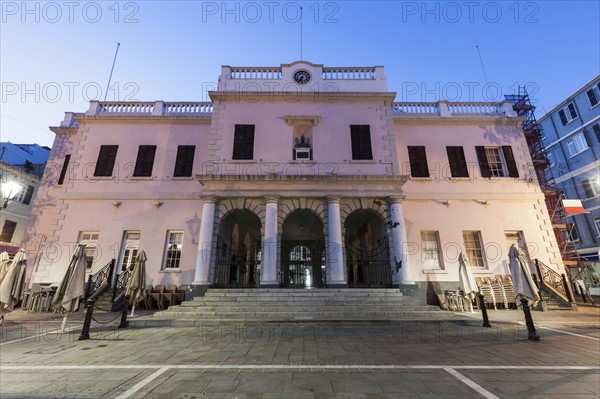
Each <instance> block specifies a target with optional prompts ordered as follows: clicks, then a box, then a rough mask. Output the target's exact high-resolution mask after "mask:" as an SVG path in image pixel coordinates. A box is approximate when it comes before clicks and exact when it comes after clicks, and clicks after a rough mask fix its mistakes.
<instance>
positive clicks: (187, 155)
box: [173, 145, 196, 177]
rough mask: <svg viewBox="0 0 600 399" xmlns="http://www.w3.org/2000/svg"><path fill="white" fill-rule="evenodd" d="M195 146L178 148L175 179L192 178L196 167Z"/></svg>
mask: <svg viewBox="0 0 600 399" xmlns="http://www.w3.org/2000/svg"><path fill="white" fill-rule="evenodd" d="M195 153H196V146H195V145H180V146H177V158H176V159H175V171H174V172H173V177H190V176H192V169H193V166H194V154H195Z"/></svg>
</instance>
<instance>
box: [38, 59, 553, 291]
mask: <svg viewBox="0 0 600 399" xmlns="http://www.w3.org/2000/svg"><path fill="white" fill-rule="evenodd" d="M395 96H396V94H395V93H394V92H390V91H388V85H387V81H386V77H385V74H384V68H383V67H379V66H376V67H339V68H338V67H325V66H323V65H319V64H312V63H310V62H305V61H297V62H294V63H291V64H283V65H281V66H279V67H266V68H265V67H253V68H245V67H230V66H224V67H222V69H221V74H220V78H219V84H218V89H217V90H216V91H214V92H210V98H211V102H166V101H153V102H97V101H92V102H91V103H90V107H89V109H88V110H87V111H85V112H80V113H71V112H68V113H67V114H66V115H65V118H64V120H63V121H62V122H61V124H60V126H56V127H53V128H52V130H53V131H54V133H55V134H56V138H55V142H54V145H53V148H52V152H51V155H50V159H49V162H50V164H53V165H57V167H56V168H51V169H47V171H46V173H45V174H44V178H43V180H42V184H41V186H40V195H38V197H37V199H36V201H35V210H34V212H33V215H32V221H31V224H30V229H29V235H30V237H31V239H32V242H33V241H34V240H36V241H35V242H36V244H35V245H32V246H31V248H32V249H31V250H30V254H29V255H30V256H29V262H30V263H29V264H28V274H29V278H30V284H31V285H32V286H35V285H39V284H43V283H55V282H58V281H59V280H60V279H61V277H62V275H63V274H64V271H65V269H66V267H67V265H68V262H69V257H70V254H71V252H72V249H73V247H74V245H75V243H77V242H83V243H85V244H86V245H87V249H86V251H87V252H86V256H87V259H88V270H89V272H90V273H93V272H95V271H97V270H100V269H101V268H102V267H104V266H105V265H108V264H109V263H110V260H111V259H116V260H117V261H116V265H115V269H116V270H115V276H116V275H117V274H118V273H120V272H121V271H122V270H124V269H125V268H126V267H128V265H130V264H131V262H132V261H133V259H134V258H135V255H136V253H137V251H138V250H141V249H143V250H145V252H146V254H147V258H148V261H147V264H146V265H147V284H152V285H159V284H160V285H170V284H177V285H180V284H188V285H191V287H192V294H194V295H200V294H202V292H203V291H204V290H205V289H206V288H207V287H256V286H260V287H295V288H298V287H301V288H320V287H390V286H398V287H401V288H402V289H403V290H404V291H405V292H407V293H416V292H420V293H421V295H423V296H427V298H428V301H430V302H433V301H434V299H435V296H436V294H437V293H441V292H442V291H443V290H444V289H456V288H457V287H458V257H459V254H460V253H461V252H462V253H463V254H465V255H466V257H467V258H468V260H469V262H470V266H471V267H472V268H473V271H474V274H475V276H477V277H487V276H494V275H497V274H508V265H507V263H508V249H509V247H510V245H511V244H516V245H518V246H519V247H520V248H521V249H522V250H523V251H524V252H525V253H526V255H527V256H528V257H530V258H531V259H533V258H536V259H539V260H540V261H541V262H543V264H545V265H547V267H549V268H551V269H553V270H554V271H556V272H558V273H564V267H563V263H562V260H561V256H560V253H559V249H558V247H557V244H556V239H555V237H554V234H553V230H552V226H551V223H550V221H549V217H548V212H547V209H546V206H545V202H544V195H543V193H542V192H541V190H540V187H539V184H538V183H537V179H536V178H535V171H534V170H533V167H532V161H531V156H530V155H529V151H528V147H527V143H526V141H525V139H524V137H523V133H522V131H521V129H520V125H521V123H522V122H523V120H524V119H523V118H520V117H518V116H517V115H516V113H515V111H513V108H512V103H511V102H510V101H507V102H503V103H449V102H446V101H439V102H436V103H397V102H395V101H394V100H395Z"/></svg>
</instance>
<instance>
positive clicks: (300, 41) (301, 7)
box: [300, 7, 302, 61]
mask: <svg viewBox="0 0 600 399" xmlns="http://www.w3.org/2000/svg"><path fill="white" fill-rule="evenodd" d="M300 61H302V7H300Z"/></svg>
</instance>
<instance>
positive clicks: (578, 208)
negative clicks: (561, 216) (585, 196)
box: [562, 199, 585, 215]
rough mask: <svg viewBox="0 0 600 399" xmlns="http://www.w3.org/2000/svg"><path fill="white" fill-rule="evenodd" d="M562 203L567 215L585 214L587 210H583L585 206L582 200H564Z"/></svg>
mask: <svg viewBox="0 0 600 399" xmlns="http://www.w3.org/2000/svg"><path fill="white" fill-rule="evenodd" d="M562 203H563V207H564V208H565V213H566V214H567V215H578V214H580V213H585V209H583V204H582V203H581V200H578V199H574V200H568V199H564V200H562Z"/></svg>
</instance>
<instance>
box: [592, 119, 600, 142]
mask: <svg viewBox="0 0 600 399" xmlns="http://www.w3.org/2000/svg"><path fill="white" fill-rule="evenodd" d="M592 129H594V134H595V135H596V140H597V141H598V142H599V143H600V123H595V124H594V125H593V126H592Z"/></svg>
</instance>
